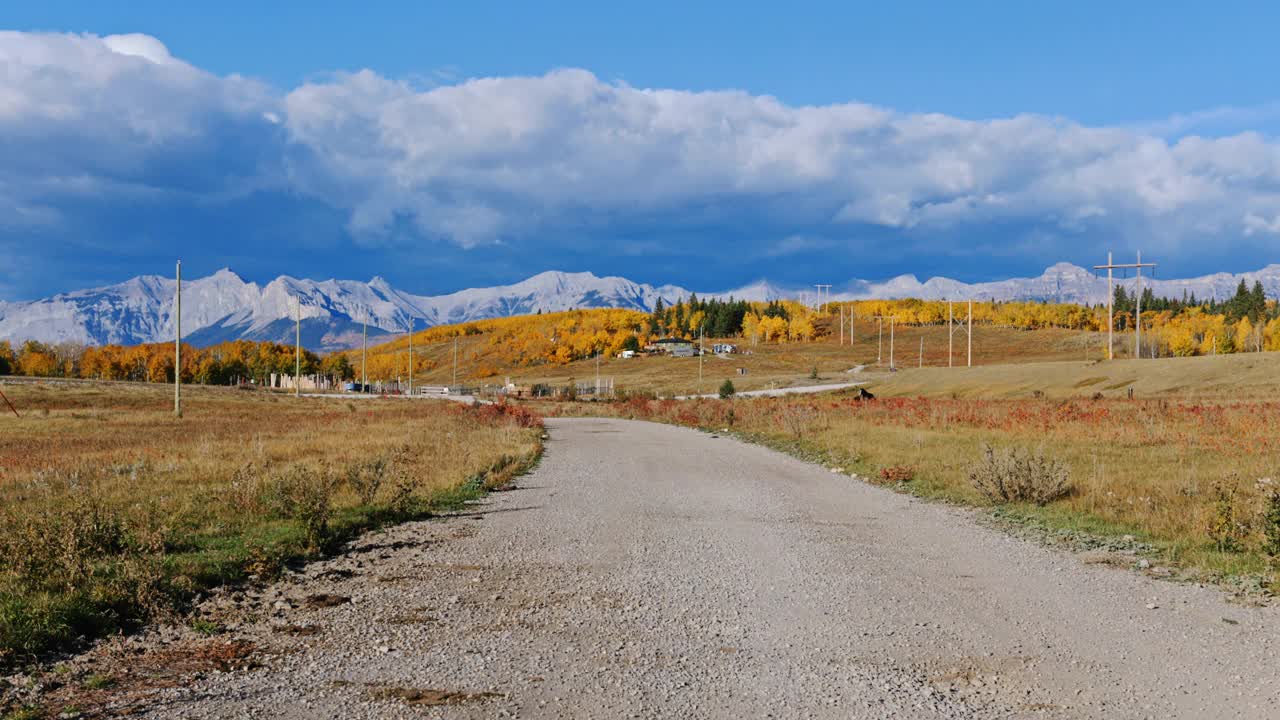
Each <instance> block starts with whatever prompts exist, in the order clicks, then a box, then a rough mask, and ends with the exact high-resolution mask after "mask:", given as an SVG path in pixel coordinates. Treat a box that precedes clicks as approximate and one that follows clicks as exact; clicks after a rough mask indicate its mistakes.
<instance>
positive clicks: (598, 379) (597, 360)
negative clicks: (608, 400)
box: [596, 350, 600, 397]
mask: <svg viewBox="0 0 1280 720" xmlns="http://www.w3.org/2000/svg"><path fill="white" fill-rule="evenodd" d="M596 397H600V351H599V350H596Z"/></svg>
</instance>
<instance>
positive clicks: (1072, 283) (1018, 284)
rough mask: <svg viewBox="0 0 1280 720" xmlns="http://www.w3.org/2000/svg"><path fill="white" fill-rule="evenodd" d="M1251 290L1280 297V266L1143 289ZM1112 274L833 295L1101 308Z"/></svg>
mask: <svg viewBox="0 0 1280 720" xmlns="http://www.w3.org/2000/svg"><path fill="white" fill-rule="evenodd" d="M1114 279H1115V283H1116V284H1117V285H1123V286H1124V287H1125V288H1127V289H1128V290H1130V291H1133V290H1135V289H1136V288H1137V286H1138V283H1139V279H1138V278H1137V277H1136V276H1135V275H1134V273H1133V271H1132V270H1130V271H1129V274H1128V275H1127V276H1121V274H1120V271H1115V278H1114ZM1241 280H1244V281H1245V283H1247V284H1248V285H1249V286H1250V287H1252V286H1253V283H1254V282H1255V281H1258V282H1261V283H1262V286H1263V288H1264V289H1265V290H1266V292H1267V296H1268V297H1277V296H1280V265H1268V266H1267V267H1265V268H1263V269H1261V270H1258V271H1256V272H1246V273H1239V274H1232V273H1217V274H1214V275H1205V276H1203V277H1198V278H1189V279H1182V280H1160V279H1153V278H1152V277H1151V276H1150V271H1147V273H1146V274H1145V275H1144V276H1143V277H1142V279H1141V283H1142V287H1143V288H1151V290H1152V292H1154V293H1155V295H1156V296H1157V297H1168V298H1181V297H1182V296H1183V295H1188V296H1190V295H1195V296H1196V298H1198V299H1202V300H1211V299H1215V298H1216V299H1218V300H1225V299H1226V298H1229V297H1231V296H1232V295H1234V294H1235V292H1236V288H1237V287H1238V286H1239V284H1240V281H1241ZM1107 295H1108V290H1107V274H1106V272H1105V271H1099V272H1096V273H1095V271H1093V270H1086V269H1085V268H1082V267H1079V266H1077V265H1072V264H1071V263H1058V264H1057V265H1053V266H1052V267H1050V268H1048V269H1047V270H1045V271H1044V273H1043V274H1041V275H1040V277H1035V278H1012V279H1009V280H997V281H994V282H984V283H972V284H969V283H963V282H960V281H957V280H951V279H949V278H943V277H935V278H930V279H928V280H926V281H925V282H920V281H919V280H918V279H917V278H916V277H915V276H914V275H899V276H898V277H896V278H893V279H891V280H888V281H886V282H882V283H871V282H866V281H864V280H854V281H852V282H850V283H849V285H848V286H847V288H846V289H845V291H844V292H841V293H835V292H833V293H832V296H831V297H832V299H833V300H836V299H844V300H860V299H869V298H885V299H893V298H908V297H910V298H921V299H925V300H1001V301H1007V300H1045V301H1050V302H1068V303H1086V304H1098V303H1105V302H1106V301H1107Z"/></svg>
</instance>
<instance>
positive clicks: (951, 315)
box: [947, 300, 973, 367]
mask: <svg viewBox="0 0 1280 720" xmlns="http://www.w3.org/2000/svg"><path fill="white" fill-rule="evenodd" d="M955 317H956V311H955V303H953V302H951V301H950V300H948V301H947V367H955V335H956V320H955ZM960 329H962V330H964V333H965V335H967V336H968V338H969V367H973V300H970V301H969V320H968V325H967V326H966V325H965V323H963V322H962V323H961V324H960Z"/></svg>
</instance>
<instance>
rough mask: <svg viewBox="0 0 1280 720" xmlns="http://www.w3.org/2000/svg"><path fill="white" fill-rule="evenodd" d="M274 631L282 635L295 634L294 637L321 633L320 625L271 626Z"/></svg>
mask: <svg viewBox="0 0 1280 720" xmlns="http://www.w3.org/2000/svg"><path fill="white" fill-rule="evenodd" d="M271 631H272V632H276V633H280V634H282V635H293V636H294V637H308V636H311V635H319V634H320V626H319V625H276V626H275V627H273V628H271Z"/></svg>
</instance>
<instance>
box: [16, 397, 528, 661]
mask: <svg viewBox="0 0 1280 720" xmlns="http://www.w3.org/2000/svg"><path fill="white" fill-rule="evenodd" d="M3 389H4V392H5V394H6V395H8V396H9V398H10V399H11V400H12V401H13V403H14V404H15V405H16V406H17V407H18V408H19V410H20V412H21V413H22V417H21V419H18V418H15V417H13V416H12V415H9V416H8V417H5V418H0V428H2V432H0V666H4V665H15V664H22V663H25V662H28V661H30V660H32V659H34V658H36V657H38V656H39V655H40V654H41V653H42V652H44V651H47V650H50V649H66V648H70V647H73V646H75V645H76V644H78V643H80V642H82V641H84V640H88V639H92V638H95V637H100V636H102V635H105V634H109V633H112V632H116V631H119V630H124V629H128V628H130V627H133V626H136V625H137V624H139V623H141V622H144V621H146V620H148V619H152V618H156V617H159V616H164V615H167V614H173V613H179V612H181V610H182V608H183V607H184V605H185V604H186V603H187V602H189V601H190V600H192V599H193V598H195V597H197V596H198V595H199V594H200V593H201V592H203V591H204V590H206V589H208V588H211V587H214V586H218V585H222V584H227V583H239V582H243V581H246V580H253V579H267V578H270V577H272V576H274V575H275V574H277V573H279V572H280V571H281V570H282V569H283V568H285V567H286V566H288V565H289V564H290V563H293V562H296V561H299V560H304V559H305V558H307V557H310V556H314V555H317V554H321V553H325V552H327V551H330V550H333V549H334V548H335V547H337V546H338V545H339V544H340V543H341V542H342V541H343V540H344V539H347V538H349V537H352V536H353V535H354V534H355V533H358V532H360V531H362V530H365V529H368V528H371V527H375V526H377V525H380V524H384V523H389V522H396V521H401V520H406V519H411V518H421V517H424V516H427V515H430V514H431V513H433V512H438V511H441V510H443V509H447V508H451V507H455V506H458V505H459V504H460V503H462V502H465V501H466V500H468V499H471V498H474V497H477V496H478V495H479V494H481V493H483V492H484V491H485V490H486V489H487V488H490V487H493V486H495V485H500V484H502V483H504V482H506V481H507V480H509V479H510V478H511V477H512V476H513V475H514V474H516V473H518V472H520V471H521V470H522V469H523V468H525V467H527V466H528V465H529V464H530V463H532V462H534V460H535V459H536V457H537V455H538V453H539V451H540V443H541V432H542V431H541V424H540V420H539V419H538V418H537V417H536V416H535V415H533V414H532V413H530V412H528V411H527V410H525V409H522V408H516V407H511V406H482V407H474V408H473V407H471V406H464V405H460V404H455V403H448V402H444V401H431V400H413V401H409V400H404V399H381V400H364V401H355V402H344V401H339V400H330V399H306V398H301V399H295V398H291V397H288V396H282V395H276V394H271V393H268V392H263V391H250V390H237V389H232V388H194V387H193V388H188V389H187V391H186V393H185V398H184V417H183V418H182V419H180V420H179V419H175V418H174V417H173V415H172V394H171V390H170V389H168V388H167V387H165V386H154V385H151V386H149V385H145V384H131V383H88V384H69V383H65V382H64V383H62V384H57V383H46V384H38V385H37V384H31V385H15V384H7V385H4V386H3ZM6 410H7V409H6Z"/></svg>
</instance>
